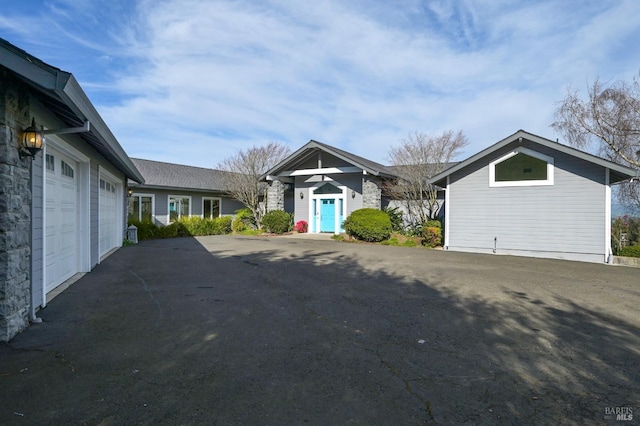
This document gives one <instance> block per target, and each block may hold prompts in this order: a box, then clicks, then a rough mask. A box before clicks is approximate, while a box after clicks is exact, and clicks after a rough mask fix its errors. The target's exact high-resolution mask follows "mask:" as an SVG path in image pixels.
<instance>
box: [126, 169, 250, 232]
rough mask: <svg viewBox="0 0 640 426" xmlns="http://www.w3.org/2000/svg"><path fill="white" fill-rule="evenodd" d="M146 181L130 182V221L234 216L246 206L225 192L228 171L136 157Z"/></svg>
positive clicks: (160, 223)
mask: <svg viewBox="0 0 640 426" xmlns="http://www.w3.org/2000/svg"><path fill="white" fill-rule="evenodd" d="M132 161H133V164H135V166H136V167H137V169H138V170H140V173H141V174H142V176H143V178H144V183H143V184H140V183H137V182H134V181H131V182H129V190H130V191H131V194H130V196H129V200H128V220H129V221H132V220H139V221H151V222H153V223H155V224H156V225H168V224H169V223H171V222H174V221H176V220H178V219H180V218H185V217H191V216H197V217H202V218H207V219H213V218H216V217H219V216H231V215H233V214H234V212H235V211H236V210H238V209H241V208H243V207H244V204H242V203H241V202H239V201H237V200H235V199H233V198H229V197H228V196H226V195H225V193H226V192H225V190H226V188H224V187H223V183H222V182H223V179H222V175H223V174H224V173H227V172H224V171H221V170H214V169H206V168H201V167H192V166H184V165H181V164H172V163H164V162H160V161H151V160H142V159H138V158H133V159H132Z"/></svg>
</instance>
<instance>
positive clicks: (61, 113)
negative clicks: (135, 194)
mask: <svg viewBox="0 0 640 426" xmlns="http://www.w3.org/2000/svg"><path fill="white" fill-rule="evenodd" d="M0 66H2V67H4V68H6V69H8V70H10V71H12V72H13V73H15V74H16V76H17V78H18V79H20V80H21V81H23V82H24V83H25V84H27V85H28V86H29V87H31V88H32V89H34V90H33V95H34V96H35V97H37V98H38V99H39V100H40V101H41V102H42V103H43V104H44V106H45V107H46V108H47V109H48V110H50V111H51V112H53V113H54V114H55V115H56V116H57V117H58V118H59V119H60V120H61V121H62V122H64V123H65V124H66V125H67V126H69V127H82V126H83V125H84V123H85V122H86V121H89V123H90V131H89V132H85V133H78V136H79V137H81V138H82V139H84V140H85V141H86V142H87V143H88V144H89V145H91V146H92V147H94V148H95V149H96V150H97V151H98V152H100V153H101V154H102V155H103V156H104V157H105V158H106V159H107V160H108V161H109V162H111V163H112V164H113V165H114V166H116V168H118V169H119V170H120V171H122V172H123V173H124V174H125V176H126V177H127V178H129V179H132V180H134V181H136V182H142V181H143V178H142V175H140V172H139V171H138V170H137V169H136V167H135V166H134V165H133V163H132V162H131V159H130V158H129V157H128V156H127V154H126V153H125V152H124V150H123V149H122V147H121V146H120V144H119V143H118V141H117V140H116V138H115V136H114V135H113V134H112V133H111V130H109V128H108V127H107V125H106V124H105V122H104V121H103V120H102V118H101V117H100V114H98V111H96V109H95V108H94V106H93V105H92V104H91V101H89V98H88V97H87V95H86V94H85V93H84V91H83V90H82V88H81V87H80V84H79V83H78V81H77V80H76V79H75V77H74V76H73V75H72V74H71V73H68V72H65V71H62V70H60V69H58V68H55V67H53V66H51V65H48V64H46V63H44V62H42V61H41V60H40V59H38V58H36V57H34V56H32V55H30V54H28V53H27V52H25V51H24V50H22V49H19V48H18V47H16V46H14V45H12V44H11V43H9V42H8V41H6V40H4V39H2V38H0Z"/></svg>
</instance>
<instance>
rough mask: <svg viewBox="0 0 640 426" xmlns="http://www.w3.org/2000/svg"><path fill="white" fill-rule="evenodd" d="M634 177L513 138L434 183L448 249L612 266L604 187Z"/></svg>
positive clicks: (570, 152)
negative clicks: (441, 200)
mask: <svg viewBox="0 0 640 426" xmlns="http://www.w3.org/2000/svg"><path fill="white" fill-rule="evenodd" d="M635 176H637V172H636V171H635V170H632V169H629V168H627V167H624V166H621V165H619V164H616V163H613V162H611V161H608V160H605V159H602V158H599V157H596V156H593V155H590V154H587V153H585V152H582V151H579V150H577V149H574V148H571V147H568V146H566V145H561V144H560V143H558V142H554V141H551V140H548V139H545V138H542V137H540V136H536V135H533V134H531V133H527V132H525V131H522V130H520V131H518V132H516V133H514V134H513V135H511V136H509V137H507V138H505V139H503V140H501V141H499V142H498V143H496V144H494V145H492V146H491V147H489V148H487V149H485V150H484V151H481V152H479V153H477V154H476V155H474V156H472V157H470V158H468V159H467V160H465V161H462V162H460V163H458V164H456V165H454V166H453V167H451V168H449V169H447V170H445V171H443V172H442V173H440V174H438V175H436V176H434V177H433V178H432V179H431V183H433V184H435V185H438V186H440V187H443V188H445V230H444V247H445V249H447V250H457V251H470V252H480V253H496V254H511V255H519V256H533V257H547V258H559V259H569V260H580V261H588V262H609V261H610V260H611V255H612V251H611V234H610V233H611V185H612V184H615V183H618V182H622V181H624V180H627V179H630V178H633V177H635Z"/></svg>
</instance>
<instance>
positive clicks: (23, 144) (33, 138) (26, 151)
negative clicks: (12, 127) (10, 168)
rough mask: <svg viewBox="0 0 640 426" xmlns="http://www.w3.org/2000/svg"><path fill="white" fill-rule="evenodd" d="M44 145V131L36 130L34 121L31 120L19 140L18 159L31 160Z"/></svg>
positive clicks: (33, 119)
mask: <svg viewBox="0 0 640 426" xmlns="http://www.w3.org/2000/svg"><path fill="white" fill-rule="evenodd" d="M43 143H44V131H43V130H42V129H41V130H38V128H37V127H36V119H35V118H32V119H31V126H29V127H27V128H26V129H24V130H23V131H22V138H21V140H20V148H19V149H18V153H19V154H20V158H24V157H31V159H32V160H33V159H34V158H35V157H36V154H37V153H38V152H39V151H40V150H41V149H42V144H43Z"/></svg>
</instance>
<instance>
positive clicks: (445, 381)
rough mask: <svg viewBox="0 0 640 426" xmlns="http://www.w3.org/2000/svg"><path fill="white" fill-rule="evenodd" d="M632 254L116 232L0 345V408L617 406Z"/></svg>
mask: <svg viewBox="0 0 640 426" xmlns="http://www.w3.org/2000/svg"><path fill="white" fill-rule="evenodd" d="M639 278H640V276H639V275H638V270H637V269H635V268H625V267H616V266H607V265H594V264H586V263H576V262H563V261H552V260H543V259H527V258H517V257H507V256H490V255H472V254H464V253H451V252H443V251H436V250H428V249H422V248H405V247H384V246H378V245H369V244H346V243H340V242H335V241H332V240H330V239H327V240H326V241H322V240H316V239H310V238H294V237H284V238H280V237H233V236H219V237H203V238H181V239H172V240H159V241H148V242H143V243H141V244H140V245H138V246H133V247H125V248H123V249H121V250H119V251H117V252H116V253H115V254H113V255H112V256H110V257H109V258H108V259H106V261H104V262H103V263H101V264H100V265H99V266H98V267H96V268H95V270H94V271H92V272H91V273H89V274H87V275H86V276H84V277H83V278H81V279H80V280H79V281H78V282H76V283H75V284H74V285H72V286H71V287H70V288H69V289H68V290H66V291H65V292H64V293H62V294H61V295H60V296H58V297H57V298H56V299H55V300H53V301H52V302H51V303H50V304H49V305H48V307H47V308H46V309H44V310H42V311H41V312H40V313H39V315H40V316H41V317H42V319H43V323H41V324H37V325H33V326H32V327H30V328H29V329H28V330H27V331H25V332H24V333H22V334H20V335H18V336H17V337H16V338H15V339H14V340H12V341H11V342H10V343H9V344H0V423H1V424H3V425H4V424H9V425H12V424H16V425H23V424H25V425H26V424H29V425H30V424H65V425H67V424H88V425H126V424H131V425H133V424H145V425H146V424H149V425H151V424H153V425H157V424H167V425H181V424H242V425H246V424H260V425H262V424H273V425H281V424H287V425H289V424H316V425H326V424H363V425H364V424H366V425H370V424H380V425H388V424H403V425H405V424H425V423H426V424H492V425H493V424H505V423H506V424H603V423H604V424H606V423H611V424H622V423H616V422H615V419H614V420H610V419H608V418H607V417H608V416H610V415H611V414H610V413H611V409H613V408H620V409H628V408H631V409H633V410H634V411H633V415H634V419H635V418H636V417H635V416H637V414H640V406H639V404H640V374H639V371H640V363H639V360H640V319H639V316H638V307H639V306H640V279H639Z"/></svg>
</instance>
